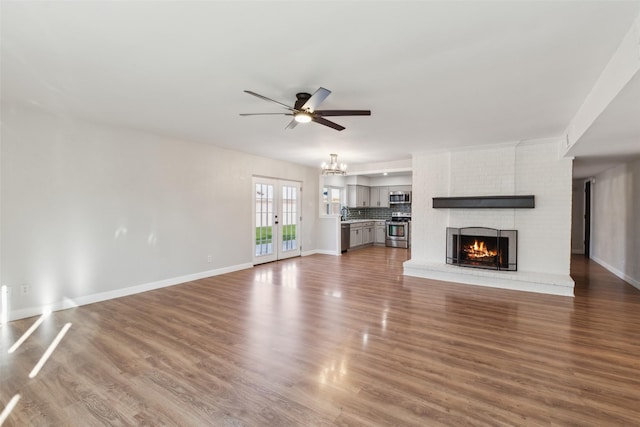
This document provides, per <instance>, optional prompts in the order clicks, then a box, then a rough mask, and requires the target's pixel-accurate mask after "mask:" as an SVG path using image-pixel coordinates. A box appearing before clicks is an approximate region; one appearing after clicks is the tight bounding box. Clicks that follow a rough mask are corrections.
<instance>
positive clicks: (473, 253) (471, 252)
mask: <svg viewBox="0 0 640 427" xmlns="http://www.w3.org/2000/svg"><path fill="white" fill-rule="evenodd" d="M462 250H463V251H464V252H465V253H466V254H467V258H472V259H478V258H486V257H494V256H496V255H498V251H490V250H489V249H488V248H487V245H485V243H484V241H483V240H481V241H480V242H478V241H477V240H474V241H473V245H467V246H465V247H464V248H463V249H462Z"/></svg>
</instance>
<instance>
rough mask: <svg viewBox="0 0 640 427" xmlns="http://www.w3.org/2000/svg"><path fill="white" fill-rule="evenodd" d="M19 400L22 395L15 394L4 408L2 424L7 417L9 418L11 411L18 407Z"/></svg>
mask: <svg viewBox="0 0 640 427" xmlns="http://www.w3.org/2000/svg"><path fill="white" fill-rule="evenodd" d="M19 400H20V395H19V394H16V395H15V396H13V397H12V398H11V400H10V401H9V403H8V404H7V406H6V408H4V410H3V411H2V413H0V426H1V425H2V424H4V422H5V421H6V419H7V418H9V415H10V414H11V411H13V408H15V407H16V405H17V404H18V401H19Z"/></svg>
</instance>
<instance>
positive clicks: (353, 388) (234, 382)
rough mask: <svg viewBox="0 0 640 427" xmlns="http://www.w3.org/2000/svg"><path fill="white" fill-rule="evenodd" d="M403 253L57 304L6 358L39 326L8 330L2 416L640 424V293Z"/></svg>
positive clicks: (583, 267) (606, 279)
mask: <svg viewBox="0 0 640 427" xmlns="http://www.w3.org/2000/svg"><path fill="white" fill-rule="evenodd" d="M406 258H407V251H406V250H404V249H391V248H382V247H372V248H368V249H363V250H359V251H354V252H349V253H348V254H346V255H345V256H342V257H335V256H325V255H314V256H310V257H303V258H294V259H290V260H286V261H281V262H277V263H271V264H266V265H261V266H257V267H255V268H253V269H249V270H244V271H239V272H235V273H230V274H226V275H222V276H216V277H211V278H208V279H203V280H198V281H195V282H191V283H187V284H183V285H178V286H173V287H170V288H164V289H161V290H156V291H151V292H146V293H143V294H138V295H134V296H130V297H125V298H120V299H116V300H110V301H106V302H103V303H98V304H93V305H88V306H83V307H79V308H75V309H71V310H66V311H61V312H55V313H52V314H51V315H50V316H48V317H47V318H45V319H44V320H43V321H42V324H41V325H40V326H39V327H38V328H37V329H36V330H35V332H34V333H33V334H32V335H31V336H30V337H29V338H28V339H27V340H26V341H25V342H24V343H23V344H22V345H21V346H20V347H19V348H18V349H17V350H16V351H15V352H13V353H11V354H9V353H8V350H9V349H10V347H11V346H12V345H13V344H14V343H15V342H16V341H17V340H18V339H19V338H20V336H21V335H22V334H23V333H24V332H25V331H26V330H27V329H29V328H30V327H31V325H32V324H33V323H34V322H35V321H36V318H32V319H24V320H20V321H16V322H11V323H9V324H6V325H4V326H2V327H0V379H1V384H0V410H1V409H3V408H5V407H6V405H7V404H8V403H9V402H10V400H11V399H12V398H13V397H14V396H16V395H19V396H20V397H19V400H17V403H15V407H14V409H13V411H12V412H11V413H10V414H9V416H8V418H7V419H6V421H5V425H6V426H24V425H37V426H41V425H52V426H61V425H74V426H93V425H153V426H157V425H175V426H203V425H214V426H218V425H220V426H227V425H228V426H244V425H247V426H264V425H269V426H289V425H291V426H322V425H341V426H376V425H399V426H411V425H416V426H439V425H442V426H464V425H473V426H481V425H491V426H493V425H505V426H521V425H533V426H538V425H545V426H547V425H573V426H604V425H627V426H628V425H639V424H640V291H638V290H637V289H635V288H633V287H632V286H631V285H629V284H626V283H624V282H623V281H621V280H620V279H618V278H616V277H615V276H613V275H611V274H610V273H608V272H607V271H605V270H604V269H602V268H601V267H600V266H598V265H597V264H595V263H594V262H589V261H586V260H584V259H583V258H581V257H576V258H574V259H573V260H572V261H573V267H572V275H573V277H574V279H575V280H576V283H577V286H576V296H575V298H567V297H559V296H550V295H540V294H533V293H525V292H516V291H506V290H499V289H491V288H483V287H478V286H465V285H456V284H451V283H445V282H437V281H432V280H426V279H419V278H412V277H405V276H402V264H401V263H402V261H404V260H405V259H406ZM67 323H71V327H70V329H69V331H68V333H67V334H66V335H65V336H64V337H62V339H61V341H60V344H59V345H58V347H57V349H56V350H55V351H54V352H53V354H52V356H51V358H50V359H49V360H48V362H47V363H46V364H45V365H44V366H43V368H42V370H41V371H40V373H38V374H37V375H36V376H35V378H32V379H30V378H29V373H30V372H31V370H32V369H33V367H34V365H35V364H36V363H37V362H38V359H39V358H40V356H41V355H42V354H43V353H44V352H45V350H46V349H47V348H48V347H49V345H50V343H51V342H52V341H53V339H54V338H55V336H56V335H57V334H58V332H59V331H60V330H61V328H63V326H64V325H65V324H67ZM14 402H15V399H14Z"/></svg>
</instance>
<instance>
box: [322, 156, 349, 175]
mask: <svg viewBox="0 0 640 427" xmlns="http://www.w3.org/2000/svg"><path fill="white" fill-rule="evenodd" d="M329 157H330V160H329V163H328V164H327V163H326V162H324V163H322V166H321V168H322V174H323V175H345V174H346V173H347V165H346V164H344V163H338V155H337V154H330V155H329Z"/></svg>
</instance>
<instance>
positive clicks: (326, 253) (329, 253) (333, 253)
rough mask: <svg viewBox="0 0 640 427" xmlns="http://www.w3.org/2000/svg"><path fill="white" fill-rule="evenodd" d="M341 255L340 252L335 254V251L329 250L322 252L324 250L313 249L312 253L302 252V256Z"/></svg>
mask: <svg viewBox="0 0 640 427" xmlns="http://www.w3.org/2000/svg"><path fill="white" fill-rule="evenodd" d="M316 254H319V255H335V256H338V255H341V253H340V252H336V251H329V250H324V249H314V250H312V251H307V252H303V253H302V256H309V255H316Z"/></svg>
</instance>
